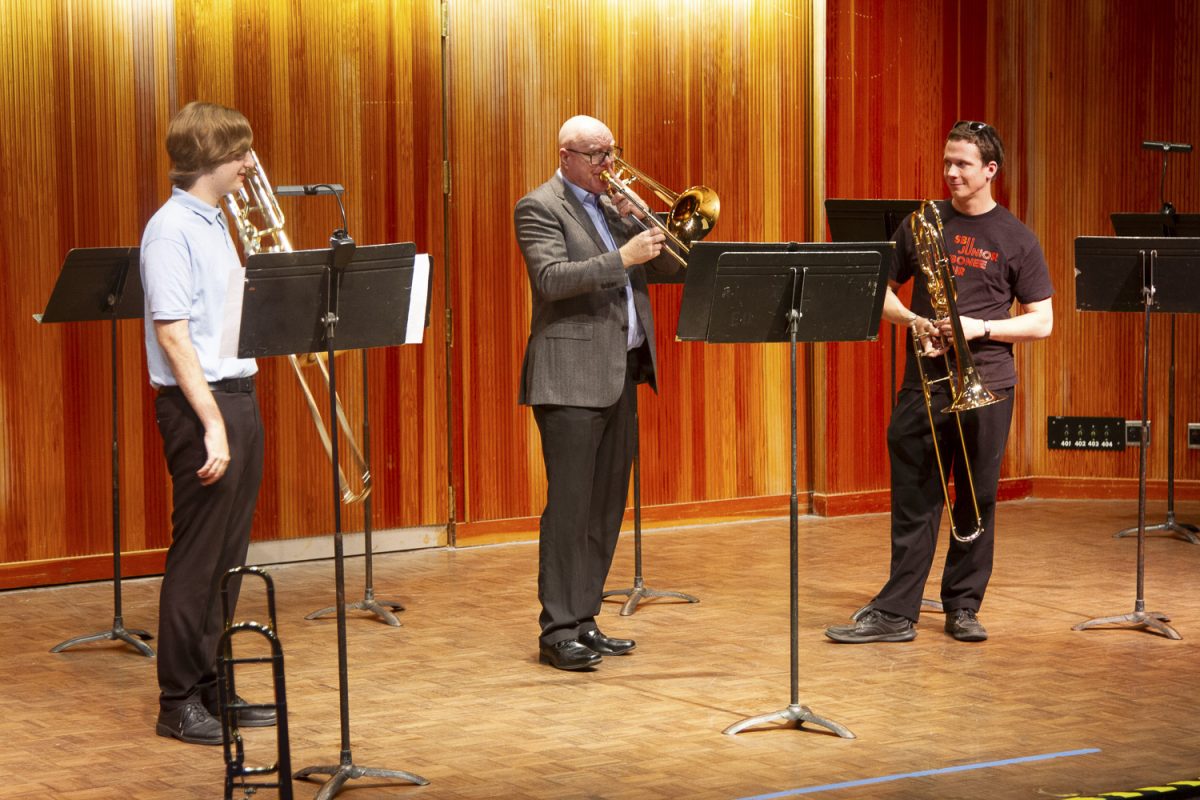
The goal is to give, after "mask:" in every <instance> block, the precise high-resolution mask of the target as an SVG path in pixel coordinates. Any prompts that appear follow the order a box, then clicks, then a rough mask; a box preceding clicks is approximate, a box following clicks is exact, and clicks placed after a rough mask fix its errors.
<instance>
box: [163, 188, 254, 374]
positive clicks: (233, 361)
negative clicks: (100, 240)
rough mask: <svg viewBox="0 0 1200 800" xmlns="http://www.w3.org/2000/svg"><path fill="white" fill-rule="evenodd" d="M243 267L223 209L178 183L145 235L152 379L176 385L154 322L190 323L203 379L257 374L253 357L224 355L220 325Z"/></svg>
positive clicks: (191, 335) (190, 330) (189, 327)
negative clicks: (234, 278)
mask: <svg viewBox="0 0 1200 800" xmlns="http://www.w3.org/2000/svg"><path fill="white" fill-rule="evenodd" d="M235 270H236V271H238V272H240V271H241V270H242V265H241V262H240V261H239V260H238V256H237V251H236V250H234V247H233V240H232V239H231V238H230V236H229V228H228V227H227V226H226V223H225V215H224V213H223V212H222V211H221V209H220V208H217V207H215V206H210V205H209V204H208V203H205V202H204V201H203V200H201V199H199V198H198V197H195V196H194V195H191V194H188V193H187V192H185V191H183V190H182V189H180V188H178V187H176V188H175V189H174V190H172V192H171V198H170V199H169V200H167V202H166V203H164V204H163V205H162V207H161V208H159V209H158V211H156V212H155V214H154V216H153V217H151V218H150V222H149V223H148V224H147V225H146V230H145V232H144V233H143V234H142V250H141V274H142V287H143V289H144V291H145V295H146V314H145V325H146V327H145V332H146V363H147V366H148V367H149V371H150V383H151V384H153V385H155V386H177V385H178V384H179V381H178V380H176V378H175V375H174V373H173V372H172V371H171V365H170V362H168V361H167V356H166V354H165V353H164V352H163V350H162V348H161V347H160V346H159V344H158V337H157V336H156V335H155V332H154V323H155V321H165V320H181V319H186V320H187V321H188V333H189V335H190V337H191V340H192V346H193V347H194V348H195V349H196V356H197V358H198V359H199V361H200V369H201V370H202V371H203V372H204V379H205V380H207V381H208V382H209V383H215V382H216V381H220V380H224V379H226V378H245V377H249V376H250V375H253V374H255V373H256V372H258V366H257V365H256V364H255V363H254V359H252V358H221V355H220V348H221V326H222V323H223V322H224V316H225V297H226V295H227V294H228V292H229V280H230V273H231V272H234V271H235Z"/></svg>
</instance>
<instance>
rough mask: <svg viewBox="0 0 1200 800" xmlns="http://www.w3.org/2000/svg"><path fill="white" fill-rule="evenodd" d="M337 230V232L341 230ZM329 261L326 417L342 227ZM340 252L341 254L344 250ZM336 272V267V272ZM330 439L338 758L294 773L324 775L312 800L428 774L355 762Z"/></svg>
mask: <svg viewBox="0 0 1200 800" xmlns="http://www.w3.org/2000/svg"><path fill="white" fill-rule="evenodd" d="M339 234H340V236H339ZM331 244H332V245H333V247H332V261H333V263H332V264H331V265H330V266H329V267H327V268H326V272H325V274H326V281H327V284H326V285H327V287H328V290H327V292H326V297H327V302H328V306H327V310H326V314H325V317H324V319H323V320H322V323H323V324H324V326H325V342H326V352H327V355H328V358H329V361H328V363H329V418H330V419H331V420H334V421H335V422H336V420H337V394H336V392H337V378H336V375H337V372H336V366H335V364H334V357H333V356H334V347H333V338H334V328H335V327H337V308H338V296H337V294H338V293H337V289H338V286H339V284H340V281H341V273H342V270H344V269H345V266H346V263H345V262H347V261H349V260H350V259H351V258H352V257H353V253H354V249H355V246H354V241H353V240H352V239H350V237H349V236H346V235H345V232H344V231H338V232H335V234H334V237H333V239H332V240H331ZM343 253H344V254H345V255H343ZM335 272H336V273H337V274H336V275H335ZM329 427H330V440H331V449H332V451H333V457H332V459H331V460H330V471H331V473H332V475H333V559H334V581H335V587H336V594H337V596H336V601H335V606H334V608H335V609H336V611H337V646H338V699H339V704H338V705H339V718H340V722H341V735H342V741H341V745H342V750H341V756H340V758H339V760H338V763H337V764H334V765H321V766H313V767H305V768H304V769H302V770H300V771H299V772H297V773H296V775H295V777H296V779H297V780H307V779H308V778H309V776H311V775H328V776H330V777H329V780H327V781H326V782H325V783H324V785H322V786H321V789H320V791H318V792H317V794H316V800H329V798H331V797H334V796H335V795H337V793H338V792H339V791H341V788H342V787H343V786H344V785H345V784H346V782H347V781H349V780H353V779H356V778H398V779H400V780H404V781H408V782H409V783H415V784H417V785H418V786H424V785H426V784H428V783H429V781H428V780H427V779H426V778H422V777H421V776H420V775H415V774H413V773H411V772H404V771H403V770H392V769H377V768H373V767H360V766H358V765H357V764H355V763H354V759H353V756H352V755H351V752H350V690H349V685H348V684H349V668H348V666H347V657H346V567H345V554H344V550H343V546H342V493H341V486H340V485H339V481H338V434H339V431H338V426H337V425H336V424H333V425H330V426H329Z"/></svg>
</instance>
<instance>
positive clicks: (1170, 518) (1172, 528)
mask: <svg viewBox="0 0 1200 800" xmlns="http://www.w3.org/2000/svg"><path fill="white" fill-rule="evenodd" d="M1169 374H1170V380H1169V388H1168V389H1167V392H1168V396H1167V521H1166V522H1160V523H1158V524H1156V525H1145V526H1144V529H1145V532H1146V533H1150V532H1152V531H1153V532H1157V531H1167V532H1169V533H1171V534H1172V535H1173V536H1176V537H1178V538H1180V539H1184V540H1186V541H1189V542H1191V543H1192V544H1200V537H1197V536H1196V534H1198V533H1200V528H1197V527H1196V526H1195V525H1191V524H1188V523H1186V522H1177V521H1176V519H1175V315H1174V314H1172V315H1171V369H1170V373H1169ZM1145 426H1146V422H1145V420H1143V421H1142V430H1143V431H1144V430H1146V427H1145ZM1144 438H1145V439H1149V438H1150V437H1149V436H1146V437H1144ZM1143 444H1144V442H1143ZM1142 449H1143V450H1144V449H1145V448H1144V447H1143V448H1142ZM1144 521H1145V520H1139V522H1138V525H1134V526H1133V527H1132V528H1125V529H1124V530H1120V531H1117V532H1116V533H1114V534H1113V538H1114V539H1121V538H1123V537H1125V536H1132V535H1134V534H1135V533H1137V532H1138V530H1139V527H1141V526H1142V523H1144Z"/></svg>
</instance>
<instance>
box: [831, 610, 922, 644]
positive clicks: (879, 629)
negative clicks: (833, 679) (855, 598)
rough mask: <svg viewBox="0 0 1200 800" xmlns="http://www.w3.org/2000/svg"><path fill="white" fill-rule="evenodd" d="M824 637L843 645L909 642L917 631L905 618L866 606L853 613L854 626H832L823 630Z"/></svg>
mask: <svg viewBox="0 0 1200 800" xmlns="http://www.w3.org/2000/svg"><path fill="white" fill-rule="evenodd" d="M825 635H826V636H828V637H829V638H830V639H833V640H834V641H835V642H842V643H843V644H866V643H867V642H911V641H912V640H913V639H915V638H917V629H916V628H915V627H914V626H913V623H912V620H910V619H908V618H906V617H902V616H900V615H899V614H889V613H888V612H886V611H880V610H879V609H877V608H874V607H871V606H868V607H867V608H866V610H865V611H864V610H863V609H859V610H858V611H856V612H855V617H854V624H852V625H833V626H831V627H828V628H826V629H825Z"/></svg>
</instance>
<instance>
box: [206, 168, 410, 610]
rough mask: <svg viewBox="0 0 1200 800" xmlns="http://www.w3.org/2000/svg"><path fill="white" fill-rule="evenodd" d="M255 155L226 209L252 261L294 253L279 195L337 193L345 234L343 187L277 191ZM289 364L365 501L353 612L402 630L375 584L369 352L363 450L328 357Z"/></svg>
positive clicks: (343, 482)
mask: <svg viewBox="0 0 1200 800" xmlns="http://www.w3.org/2000/svg"><path fill="white" fill-rule="evenodd" d="M251 157H252V159H253V161H254V167H253V168H252V169H251V170H249V171H247V174H246V186H245V188H242V189H239V190H238V191H237V192H236V193H233V194H229V195H226V196H225V204H226V207H227V208H228V210H229V214H230V216H232V217H233V219H234V222H235V224H236V226H237V229H238V236H239V238H240V239H241V241H242V249H243V250H244V252H245V254H246V256H247V257H249V256H251V255H254V254H255V253H290V252H293V248H292V243H291V240H290V239H289V238H288V235H287V232H286V231H285V230H284V225H285V218H284V215H283V210H282V209H281V208H280V207H279V200H278V196H285V197H295V196H306V195H319V194H331V195H333V197H334V199H335V200H337V203H338V208H339V209H340V210H341V214H342V230H346V228H347V224H346V209H345V207H344V206H343V205H342V199H341V194H342V191H343V188H342V186H341V185H340V184H330V183H321V184H311V185H301V186H280V187H279V191H278V192H276V191H275V190H274V189H272V187H271V183H270V181H269V180H268V179H267V174H266V172H265V171H264V170H263V168H262V165H261V164H260V163H259V161H258V156H257V155H255V154H254V153H253V151H252V152H251ZM288 363H289V364H291V367H292V372H293V373H294V374H295V375H296V380H297V381H298V382H299V384H300V390H301V392H302V393H303V394H304V400H305V403H306V404H307V405H308V410H309V413H310V414H311V415H312V419H313V425H314V426H315V427H316V430H317V436H318V437H320V439H321V445H322V447H323V448H324V449H325V453H326V455H327V456H329V458H330V460H331V461H333V463H334V464H335V465H336V467H337V477H338V487H339V489H340V492H341V498H342V503H344V504H345V505H353V504H355V503H359V502H361V503H363V517H364V542H363V547H364V551H365V555H366V583H365V587H364V590H363V599H362V600H360V601H358V602H355V603H351V604H350V605H348V606H347V609H348V610H351V611H360V610H361V611H370V612H372V613H373V614H375V615H377V616H378V617H380V618H381V619H382V620H383V621H384V622H386V623H387V624H388V625H391V626H393V627H399V626H400V620H398V619H396V615H395V613H394V612H396V611H403V610H404V606H403V605H402V604H401V603H398V602H395V601H392V600H377V599H376V598H375V588H374V585H373V576H374V568H373V565H372V563H371V559H372V555H373V553H372V550H373V547H372V542H371V532H372V526H371V523H372V507H371V486H372V483H371V426H370V417H369V416H368V411H369V405H368V399H367V389H368V385H367V375H368V363H367V353H366V351H365V350H364V351H363V353H362V374H363V386H362V392H363V402H362V410H363V423H362V447H359V444H358V441H357V440H356V439H355V437H354V432H353V430H352V428H351V425H350V421H349V419H348V418H347V417H346V413H345V411H344V410H343V408H342V401H341V398H339V397H338V396H337V394H336V393H335V392H334V391H333V389H332V388H331V383H330V380H329V369H328V367H327V365H326V356H325V354H324V353H310V354H303V355H289V356H288ZM310 365H315V366H316V367H317V369H318V370H319V371H320V374H321V378H322V381H323V382H324V384H325V388H326V390H327V391H328V392H329V393H330V394H331V395H332V396H333V401H334V402H333V403H332V404H331V405H333V407H334V411H335V413H334V416H335V417H336V422H331V423H330V428H332V425H334V424H336V425H338V426H339V428H340V429H341V431H342V436H343V437H344V439H345V444H346V446H347V448H348V449H349V459H350V462H351V464H350V465H349V466H348V467H346V468H343V466H342V464H341V463H340V461H339V460H336V459H334V455H333V446H332V442H331V441H330V431H329V429H327V428H326V425H325V421H324V419H323V418H322V416H321V411H320V408H319V406H318V404H317V399H316V397H315V396H314V394H313V391H312V389H311V388H310V387H309V385H308V380H307V379H306V378H305V376H304V372H303V370H302V367H306V366H310ZM347 472H350V473H351V475H355V474H356V475H357V483H352V482H351V481H350V480H349V479H347V477H346V475H347ZM332 613H334V609H333V607H326V608H322V609H319V610H317V611H314V612H312V613H311V614H308V615H307V616H306V617H305V619H319V618H321V617H324V616H327V615H329V614H332Z"/></svg>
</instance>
